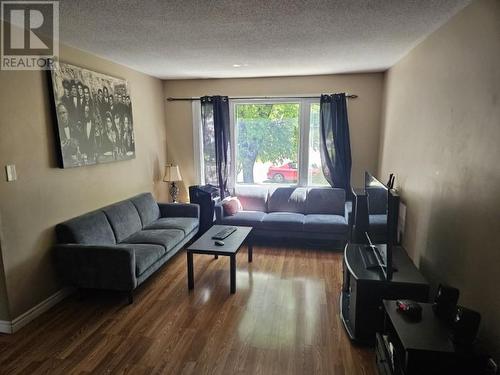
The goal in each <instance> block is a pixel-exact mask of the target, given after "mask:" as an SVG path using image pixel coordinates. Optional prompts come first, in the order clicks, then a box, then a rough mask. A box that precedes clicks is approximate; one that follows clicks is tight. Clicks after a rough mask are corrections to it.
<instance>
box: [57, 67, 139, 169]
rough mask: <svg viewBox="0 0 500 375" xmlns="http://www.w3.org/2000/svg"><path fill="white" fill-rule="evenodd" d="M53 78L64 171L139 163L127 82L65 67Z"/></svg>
mask: <svg viewBox="0 0 500 375" xmlns="http://www.w3.org/2000/svg"><path fill="white" fill-rule="evenodd" d="M51 78H52V79H51V81H52V92H53V96H54V105H55V112H56V117H57V130H56V134H57V137H58V140H57V141H58V145H57V147H58V152H59V155H60V167H61V168H71V167H79V166H85V165H92V164H99V163H107V162H112V161H120V160H128V159H133V158H135V141H134V121H133V119H132V101H131V100H130V93H129V89H128V85H127V81H125V80H123V79H119V78H115V77H111V76H108V75H105V74H101V73H96V72H93V71H91V70H87V69H84V68H80V67H78V66H74V65H70V64H65V63H61V62H58V63H56V66H55V68H54V70H52V71H51Z"/></svg>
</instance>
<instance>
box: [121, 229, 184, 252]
mask: <svg viewBox="0 0 500 375" xmlns="http://www.w3.org/2000/svg"><path fill="white" fill-rule="evenodd" d="M183 239H184V231H182V230H180V229H147V230H141V231H139V232H137V233H134V234H133V235H131V236H130V237H128V238H127V239H126V240H125V241H123V242H122V243H128V244H137V243H139V244H153V245H161V246H163V247H164V248H165V250H166V251H167V252H168V251H170V250H172V249H173V248H174V247H175V246H176V245H177V244H178V243H179V242H181V241H182V240H183Z"/></svg>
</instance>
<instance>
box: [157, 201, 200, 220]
mask: <svg viewBox="0 0 500 375" xmlns="http://www.w3.org/2000/svg"><path fill="white" fill-rule="evenodd" d="M158 206H159V207H160V216H161V217H193V218H197V219H199V218H200V206H199V205H197V204H195V203H158Z"/></svg>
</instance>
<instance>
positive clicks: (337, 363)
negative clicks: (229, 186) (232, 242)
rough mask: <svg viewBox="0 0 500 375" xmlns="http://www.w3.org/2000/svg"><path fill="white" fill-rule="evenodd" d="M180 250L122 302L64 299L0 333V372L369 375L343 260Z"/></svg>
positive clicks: (279, 251) (115, 298)
mask: <svg viewBox="0 0 500 375" xmlns="http://www.w3.org/2000/svg"><path fill="white" fill-rule="evenodd" d="M194 267H195V268H194V270H195V289H194V291H192V292H191V293H188V289H187V277H186V254H185V251H182V252H180V253H179V254H178V255H176V256H175V257H174V258H173V259H172V260H171V261H170V262H169V263H168V264H167V265H166V266H164V267H163V268H162V269H161V270H160V271H159V272H157V274H156V275H155V276H153V277H152V278H151V279H150V280H149V281H147V282H146V283H145V284H144V285H142V286H141V287H139V289H138V290H136V293H135V301H134V304H132V305H127V302H126V297H124V296H123V295H119V294H116V293H110V292H95V293H94V292H92V293H90V294H89V295H87V296H85V297H84V298H83V299H80V298H78V297H77V296H71V297H69V298H67V299H66V300H65V301H63V302H61V303H60V304H58V305H57V306H55V307H54V308H52V309H51V310H50V311H48V312H47V313H45V314H44V315H42V316H41V317H39V318H38V319H36V320H35V321H33V322H32V323H30V324H29V325H28V326H26V327H24V328H23V329H22V330H20V331H19V332H17V333H15V334H13V335H0V373H1V374H38V373H45V374H100V373H113V374H115V373H120V374H122V373H123V374H124V373H128V374H193V375H198V374H263V375H267V374H280V375H281V374H348V375H351V374H353V375H355V374H375V367H374V354H373V350H371V349H367V348H363V347H357V346H354V345H352V344H351V343H350V342H349V339H348V338H347V336H346V333H345V332H344V329H343V327H342V322H341V321H340V319H339V290H340V287H341V281H342V253H341V252H332V251H324V250H306V249H299V248H275V247H264V246H255V247H254V259H253V263H251V264H249V263H248V262H247V254H246V249H242V250H241V251H240V252H239V254H238V256H237V267H238V269H237V275H236V278H237V290H236V294H234V295H231V294H230V293H229V258H228V257H219V259H217V260H215V259H214V258H213V257H211V256H207V255H195V258H194Z"/></svg>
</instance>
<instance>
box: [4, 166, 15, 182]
mask: <svg viewBox="0 0 500 375" xmlns="http://www.w3.org/2000/svg"><path fill="white" fill-rule="evenodd" d="M5 172H6V174H7V181H9V182H10V181H16V180H17V172H16V166H15V165H13V164H12V165H6V166H5Z"/></svg>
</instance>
